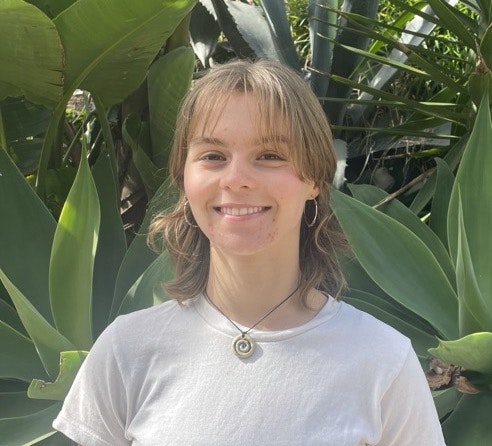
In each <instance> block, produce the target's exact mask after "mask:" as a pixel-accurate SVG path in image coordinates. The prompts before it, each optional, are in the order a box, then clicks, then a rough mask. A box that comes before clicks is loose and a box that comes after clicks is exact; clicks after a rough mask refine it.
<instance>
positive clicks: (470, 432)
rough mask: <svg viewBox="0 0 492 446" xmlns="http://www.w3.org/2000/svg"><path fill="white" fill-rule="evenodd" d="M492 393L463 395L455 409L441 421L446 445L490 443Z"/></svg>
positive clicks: (491, 439)
mask: <svg viewBox="0 0 492 446" xmlns="http://www.w3.org/2000/svg"><path fill="white" fill-rule="evenodd" d="M491 413H492V393H491V392H482V393H479V394H477V395H463V397H462V398H461V400H460V402H459V403H458V404H457V406H456V408H455V410H454V411H453V412H452V414H451V415H450V416H449V418H447V419H446V421H445V422H444V423H443V431H444V439H445V440H446V445H447V446H485V445H489V444H492V423H491V422H490V414H491Z"/></svg>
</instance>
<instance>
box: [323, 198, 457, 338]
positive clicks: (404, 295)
mask: <svg viewBox="0 0 492 446" xmlns="http://www.w3.org/2000/svg"><path fill="white" fill-rule="evenodd" d="M332 207H333V210H334V212H335V214H336V216H337V219H338V220H339V222H340V224H341V226H342V228H343V230H344V232H345V234H346V235H347V237H348V240H349V242H350V244H351V245H352V248H353V251H354V253H355V255H356V257H357V258H358V260H359V261H360V263H361V265H362V266H363V267H364V269H365V270H366V271H367V272H368V274H369V275H370V276H371V277H372V279H373V280H374V281H375V282H376V283H377V284H378V285H379V286H380V287H381V288H382V289H383V290H384V291H386V292H387V293H388V294H389V295H390V296H391V297H393V298H394V299H395V300H396V301H398V302H400V303H401V304H402V305H404V306H405V307H407V308H409V309H410V310H412V311H413V312H414V313H416V314H418V315H419V316H421V317H422V318H424V319H425V320H427V321H429V323H430V324H431V325H433V326H434V327H435V328H436V329H437V330H438V331H439V332H440V333H441V334H442V335H443V336H444V337H445V338H447V339H453V338H456V337H457V335H458V333H457V328H458V327H457V324H456V320H457V316H458V305H457V297H456V293H455V291H454V290H453V287H452V286H451V284H450V283H449V280H448V279H447V277H446V275H445V274H444V272H443V270H442V268H441V267H440V265H439V263H438V262H437V261H436V258H435V257H434V256H433V255H432V253H431V251H430V250H429V248H428V247H427V246H426V245H425V244H424V243H423V242H422V240H421V239H419V238H418V237H417V236H416V235H415V234H413V233H412V232H411V231H410V230H408V229H407V228H406V227H405V226H403V225H402V224H401V223H398V222H397V221H395V220H394V219H392V218H391V217H389V216H387V215H385V214H383V213H382V212H379V211H377V210H375V209H373V208H371V207H369V206H366V205H365V204H363V203H361V202H359V201H357V200H355V199H353V198H351V197H349V196H347V195H345V194H343V193H341V192H339V191H333V193H332Z"/></svg>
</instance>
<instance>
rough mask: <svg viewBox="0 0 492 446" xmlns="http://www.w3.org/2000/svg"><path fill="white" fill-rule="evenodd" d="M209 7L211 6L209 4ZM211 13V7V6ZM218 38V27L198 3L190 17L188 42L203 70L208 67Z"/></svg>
mask: <svg viewBox="0 0 492 446" xmlns="http://www.w3.org/2000/svg"><path fill="white" fill-rule="evenodd" d="M210 6H211V4H210ZM211 8H212V11H213V6H211ZM219 36H220V26H219V24H218V23H217V20H216V19H215V17H214V16H213V15H212V14H211V12H209V9H208V8H206V7H205V6H204V5H203V1H199V2H198V3H197V4H196V6H195V7H194V8H193V11H192V12H191V17H190V40H191V45H192V47H193V50H194V51H195V54H196V55H197V57H198V59H200V62H201V63H202V65H203V66H204V67H205V68H208V67H209V59H210V57H212V54H213V53H214V51H215V49H216V48H217V43H218V40H219Z"/></svg>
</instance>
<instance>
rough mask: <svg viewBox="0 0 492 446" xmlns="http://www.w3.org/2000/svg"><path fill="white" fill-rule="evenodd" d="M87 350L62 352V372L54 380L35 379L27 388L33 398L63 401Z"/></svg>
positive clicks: (28, 393)
mask: <svg viewBox="0 0 492 446" xmlns="http://www.w3.org/2000/svg"><path fill="white" fill-rule="evenodd" d="M88 353H89V352H86V351H72V352H61V353H60V373H59V374H58V376H57V378H56V380H55V381H54V382H46V381H44V380H41V379H34V380H32V382H31V385H30V386H29V389H27V395H28V396H29V398H33V399H43V400H59V401H63V400H64V399H65V397H66V396H67V393H68V391H69V390H70V387H71V386H72V383H73V381H74V379H75V376H76V375H77V372H78V371H79V369H80V366H81V365H82V363H83V362H84V360H85V358H86V357H87V354H88Z"/></svg>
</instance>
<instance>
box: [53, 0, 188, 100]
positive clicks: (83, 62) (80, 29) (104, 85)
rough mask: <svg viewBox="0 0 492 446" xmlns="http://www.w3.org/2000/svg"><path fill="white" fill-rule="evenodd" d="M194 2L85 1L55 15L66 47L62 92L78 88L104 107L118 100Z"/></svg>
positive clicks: (133, 85)
mask: <svg viewBox="0 0 492 446" xmlns="http://www.w3.org/2000/svg"><path fill="white" fill-rule="evenodd" d="M194 4H195V1H194V0H167V1H162V0H146V1H144V2H135V1H133V0H105V1H104V2H101V1H99V0H85V1H78V2H75V3H74V4H73V5H72V6H71V7H70V8H68V9H65V10H64V11H63V12H62V13H61V14H60V15H58V16H57V17H56V18H55V19H54V22H55V25H56V27H57V28H58V31H59V33H60V36H61V39H62V42H63V46H64V48H65V65H66V68H65V85H66V88H65V92H66V93H67V94H71V92H72V91H74V90H75V88H82V89H84V90H87V91H90V92H91V93H93V94H95V95H97V96H98V97H99V98H100V99H101V101H102V102H103V103H104V104H105V105H112V104H115V103H117V102H120V101H121V100H123V99H124V98H125V97H126V96H128V95H129V94H130V93H131V92H132V91H134V90H136V88H137V87H138V86H139V85H140V84H141V83H142V81H143V80H144V78H145V75H146V72H147V68H148V67H149V65H150V64H151V62H152V60H153V59H154V58H155V56H156V55H157V53H158V51H159V49H160V48H161V47H162V46H163V45H164V43H165V42H166V39H167V38H168V37H169V36H170V35H171V34H172V33H173V31H174V30H175V28H176V27H177V25H178V24H179V23H180V22H181V20H182V19H183V18H184V17H185V16H186V15H187V14H188V13H189V12H190V11H191V9H192V8H193V6H194Z"/></svg>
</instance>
